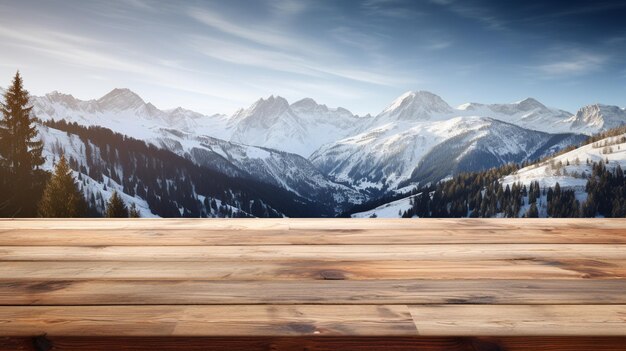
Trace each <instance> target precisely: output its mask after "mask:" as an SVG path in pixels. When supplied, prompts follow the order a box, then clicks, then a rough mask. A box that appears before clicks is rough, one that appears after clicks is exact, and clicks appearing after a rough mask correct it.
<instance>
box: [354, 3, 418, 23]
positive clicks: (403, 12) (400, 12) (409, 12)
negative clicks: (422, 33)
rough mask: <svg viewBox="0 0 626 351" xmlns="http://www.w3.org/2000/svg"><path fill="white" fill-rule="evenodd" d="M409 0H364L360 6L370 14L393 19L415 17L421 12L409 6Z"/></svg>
mask: <svg viewBox="0 0 626 351" xmlns="http://www.w3.org/2000/svg"><path fill="white" fill-rule="evenodd" d="M410 5H411V1H408V2H407V1H405V0H366V1H364V2H363V3H362V4H361V8H362V9H363V10H364V11H365V12H366V13H367V14H369V15H370V16H377V17H388V18H395V19H409V18H411V19H415V18H416V17H418V16H421V15H422V13H421V12H420V11H417V10H416V9H415V8H414V7H412V6H410Z"/></svg>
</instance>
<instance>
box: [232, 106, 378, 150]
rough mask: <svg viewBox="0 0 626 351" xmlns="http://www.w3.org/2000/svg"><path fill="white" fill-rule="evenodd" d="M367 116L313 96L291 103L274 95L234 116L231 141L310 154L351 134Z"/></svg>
mask: <svg viewBox="0 0 626 351" xmlns="http://www.w3.org/2000/svg"><path fill="white" fill-rule="evenodd" d="M367 119H368V118H362V117H358V116H355V115H353V114H352V113H351V112H350V111H348V110H346V109H344V108H341V107H339V108H328V107H327V106H326V105H320V104H318V103H317V102H315V100H313V99H310V98H307V99H302V100H300V101H297V102H294V103H293V104H291V105H290V104H289V103H288V102H287V100H285V99H284V98H282V97H280V96H270V97H269V98H267V99H260V100H258V101H257V102H255V103H254V104H252V106H250V107H249V108H247V109H242V110H239V111H237V112H236V113H235V114H234V115H233V116H232V117H231V119H230V121H229V123H230V125H231V126H232V128H233V130H232V134H231V136H230V141H234V142H237V143H245V144H250V145H256V146H263V147H269V148H273V149H278V150H282V151H287V152H291V153H296V154H299V155H301V156H304V157H308V156H309V155H310V154H311V153H313V152H314V151H315V150H317V149H318V148H319V147H320V146H322V145H324V144H326V143H329V142H333V141H336V140H338V139H341V138H344V137H346V136H348V135H351V134H352V133H354V132H355V131H356V130H357V129H358V128H359V126H360V125H362V124H363V123H364V122H365V121H366V120H367Z"/></svg>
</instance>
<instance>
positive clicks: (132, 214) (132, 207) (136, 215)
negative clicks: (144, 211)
mask: <svg viewBox="0 0 626 351" xmlns="http://www.w3.org/2000/svg"><path fill="white" fill-rule="evenodd" d="M128 216H129V217H130V218H140V217H141V216H140V215H139V210H138V209H137V206H135V203H134V202H133V204H132V205H130V209H129V210H128Z"/></svg>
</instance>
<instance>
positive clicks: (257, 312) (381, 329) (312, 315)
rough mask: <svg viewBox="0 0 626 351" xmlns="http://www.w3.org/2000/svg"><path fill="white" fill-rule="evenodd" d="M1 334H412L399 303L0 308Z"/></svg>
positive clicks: (404, 307) (414, 331)
mask: <svg viewBox="0 0 626 351" xmlns="http://www.w3.org/2000/svg"><path fill="white" fill-rule="evenodd" d="M0 325H1V326H2V328H0V336H38V335H44V334H45V335H49V336H307V335H309V336H312V335H318V336H323V335H350V336H415V335H417V334H416V330H415V325H414V324H413V321H412V319H411V314H410V313H409V310H408V308H407V306H403V305H390V306H385V305H351V306H345V305H334V306H332V305H318V306H312V305H301V306H273V305H265V306H263V305H253V306H246V305H240V306H62V307H49V306H45V307H44V306H38V307H23V306H19V307H15V306H8V307H2V308H0Z"/></svg>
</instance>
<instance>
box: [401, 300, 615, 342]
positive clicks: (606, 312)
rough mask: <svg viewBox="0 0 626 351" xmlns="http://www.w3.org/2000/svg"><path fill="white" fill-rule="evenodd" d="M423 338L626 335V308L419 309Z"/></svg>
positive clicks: (415, 311)
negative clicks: (426, 336) (425, 336)
mask: <svg viewBox="0 0 626 351" xmlns="http://www.w3.org/2000/svg"><path fill="white" fill-rule="evenodd" d="M409 309H410V310H411V314H412V315H413V320H414V321H415V325H416V326H417V330H418V332H419V334H420V335H431V336H471V335H491V336H495V335H503V336H505V335H536V336H566V335H571V336H576V335H603V336H624V335H626V322H625V318H626V306H625V305H567V306H563V305H542V306H539V305H535V306H534V305H501V306H493V305H487V306H476V305H416V306H410V307H409Z"/></svg>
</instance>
